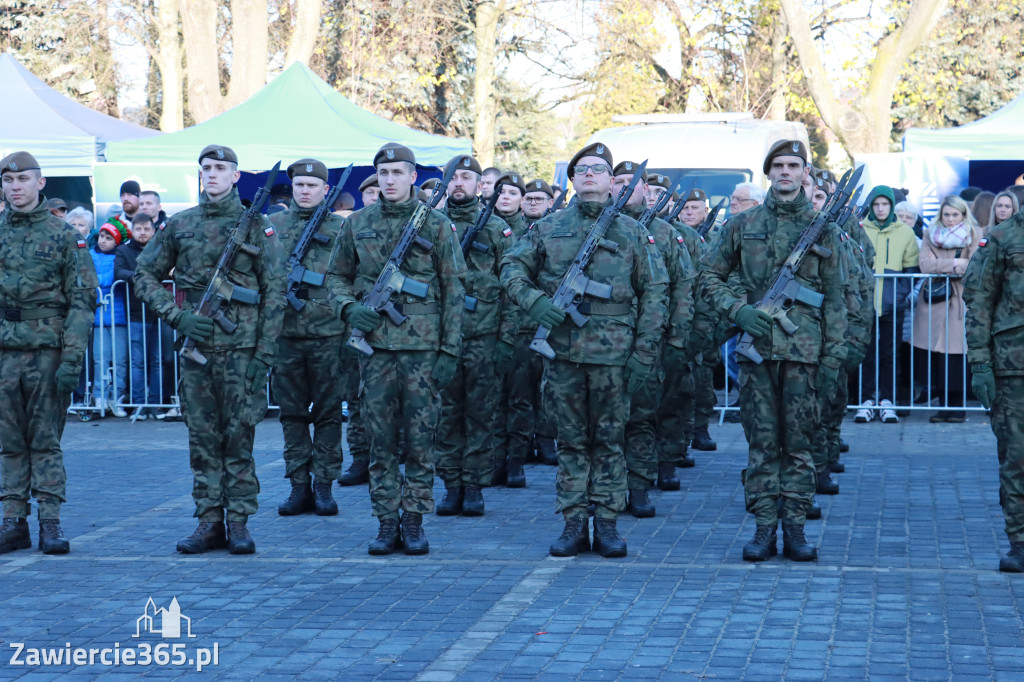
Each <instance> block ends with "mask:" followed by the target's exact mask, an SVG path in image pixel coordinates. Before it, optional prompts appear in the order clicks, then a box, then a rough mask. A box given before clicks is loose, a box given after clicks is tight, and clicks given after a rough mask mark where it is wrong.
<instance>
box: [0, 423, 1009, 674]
mask: <svg viewBox="0 0 1024 682" xmlns="http://www.w3.org/2000/svg"><path fill="white" fill-rule="evenodd" d="M844 431H845V437H846V438H847V440H849V441H850V442H851V443H852V450H851V452H850V453H848V454H847V455H844V456H843V461H844V462H845V464H846V469H847V473H844V474H840V475H838V476H837V479H838V481H839V483H840V486H841V493H840V494H839V495H838V496H835V497H822V498H820V501H821V504H822V507H823V509H824V518H823V519H822V520H821V521H812V522H808V536H809V537H810V539H811V540H812V541H813V542H815V543H816V544H817V545H818V546H819V555H820V559H819V561H818V562H817V563H816V564H810V565H807V564H794V563H792V562H790V561H788V560H785V559H783V558H782V557H781V556H780V557H777V558H775V559H772V560H771V561H768V562H765V563H763V564H759V565H752V564H747V563H744V562H743V561H742V559H741V550H742V546H743V544H744V543H745V542H746V541H747V540H748V539H749V538H750V537H751V536H752V534H753V531H754V524H753V521H752V518H751V517H749V516H748V515H747V514H746V513H745V512H744V510H743V494H742V488H741V485H740V476H739V474H740V470H741V469H742V468H743V466H744V463H745V458H746V455H745V453H746V449H745V442H744V440H743V435H742V431H741V429H740V427H739V426H738V425H736V424H728V423H727V424H723V425H720V426H713V427H712V435H713V436H714V437H716V438H717V440H718V445H719V449H718V451H717V452H714V453H696V455H697V467H696V468H694V469H688V470H681V471H680V475H681V476H680V477H681V479H682V481H683V491H682V492H672V493H665V492H660V491H655V492H654V493H653V494H652V497H653V499H654V501H655V502H656V504H657V508H658V514H657V517H656V518H653V519H642V520H637V519H633V518H632V517H629V516H626V517H623V518H622V519H621V520H620V523H619V527H620V530H621V531H622V532H623V533H624V535H626V536H627V538H628V541H629V556H628V557H627V558H625V559H620V560H614V559H601V558H600V557H598V556H596V555H594V554H588V555H584V556H581V557H578V558H575V559H554V558H550V557H549V556H548V554H547V547H548V544H549V543H550V542H551V541H552V540H553V539H554V538H555V537H557V536H558V534H559V532H560V531H561V525H562V524H561V519H560V517H559V516H558V515H556V514H554V513H553V510H554V469H553V468H551V467H545V466H542V465H532V466H528V467H527V478H528V487H527V488H526V489H525V490H506V489H488V490H486V491H485V493H484V494H485V498H486V503H487V514H486V515H485V516H484V517H482V518H476V519H472V518H461V517H454V518H451V517H449V518H440V517H435V516H431V517H428V518H427V519H426V524H425V527H426V530H427V533H428V536H429V538H430V544H431V553H430V555H429V556H427V557H407V556H404V555H396V556H393V557H385V558H374V557H370V556H369V555H367V554H366V543H367V542H368V541H369V540H370V539H371V538H372V537H373V536H374V535H375V533H376V523H375V521H374V519H373V518H372V517H371V515H370V505H369V500H368V496H367V492H366V489H365V488H362V487H360V488H337V487H335V496H336V498H337V499H338V500H339V504H340V506H341V509H342V513H341V514H340V515H339V516H337V517H334V518H320V517H316V516H302V517H290V518H285V517H281V516H278V515H277V513H276V507H277V505H278V504H279V503H280V502H281V501H282V500H283V499H284V498H285V497H286V496H287V492H288V485H287V482H286V481H285V480H284V478H283V473H284V465H283V462H282V460H281V431H280V427H279V425H278V424H277V422H276V420H273V419H270V420H267V421H265V422H263V423H262V424H261V425H260V427H259V429H258V431H257V448H256V461H257V465H258V468H259V475H260V479H261V482H262V486H263V490H262V492H261V494H260V503H261V506H262V509H261V510H260V513H259V514H258V515H256V516H254V517H253V518H252V519H251V520H250V528H251V529H252V532H253V535H254V537H255V539H256V543H257V554H256V555H255V556H250V557H244V556H243V557H235V556H230V555H229V554H227V552H215V553H212V554H207V555H202V556H194V557H187V556H182V555H179V554H177V553H176V552H175V549H174V546H175V543H176V541H177V540H178V539H179V538H180V537H182V536H184V535H187V534H188V533H189V532H191V530H192V529H193V527H194V520H193V519H192V518H191V514H192V502H191V496H190V489H191V478H190V475H189V471H188V465H187V461H188V460H187V445H186V434H185V427H184V425H183V424H180V423H178V424H165V423H158V422H154V421H148V422H142V423H138V424H130V423H128V422H127V421H126V420H113V419H106V420H103V421H100V422H94V423H90V424H84V423H80V422H78V421H77V420H72V421H71V422H69V424H68V428H67V432H66V434H65V452H66V456H65V461H66V466H67V469H68V478H69V484H68V496H69V500H70V501H69V503H68V504H67V505H66V506H65V507H64V527H65V530H66V532H67V535H68V536H69V538H70V539H71V546H72V552H71V554H69V555H67V556H63V557H59V556H58V557H46V556H43V555H42V554H40V553H39V552H38V550H36V549H31V550H22V551H18V552H14V553H11V554H7V555H3V556H0V640H2V642H0V648H2V649H3V650H4V651H6V652H7V653H6V655H4V656H2V657H0V679H10V678H18V679H47V678H51V677H56V676H60V675H65V674H68V673H72V674H77V675H81V676H88V677H90V678H95V677H99V678H100V679H113V678H117V677H125V678H127V677H129V676H132V677H134V676H137V675H139V674H145V675H147V676H152V677H172V676H190V677H191V676H195V675H196V671H195V666H194V665H187V663H188V660H189V659H192V660H195V659H196V658H197V657H199V656H203V655H204V653H203V652H200V651H199V650H200V649H207V650H209V651H210V652H211V655H212V652H213V649H214V647H215V646H216V651H217V660H216V664H214V663H213V662H212V661H211V662H208V663H207V665H206V668H205V670H203V672H202V674H203V675H204V676H207V675H208V676H210V677H221V678H239V679H241V678H246V679H252V678H256V677H257V676H258V677H259V678H260V679H261V680H266V679H277V678H280V679H286V678H294V677H301V678H302V679H303V680H316V679H345V680H361V679H381V680H409V679H419V680H451V679H458V680H463V679H464V680H482V679H494V678H500V679H551V680H559V681H563V680H572V679H578V680H611V679H644V680H647V679H658V678H662V679H667V680H687V679H721V680H739V679H751V680H762V679H763V680H777V679H792V680H801V679H807V680H821V679H836V680H849V679H866V678H870V679H873V680H874V679H889V678H891V679H913V680H930V679H942V680H946V679H950V678H955V679H957V680H972V679H977V680H989V679H997V680H1019V679H1021V678H1022V676H1024V648H1022V646H1021V643H1022V639H1021V637H1022V618H1021V614H1022V610H1024V609H1022V606H1024V603H1022V600H1024V576H1011V575H1004V574H1000V573H999V572H998V570H997V568H998V560H999V556H1000V554H1001V553H1003V552H1005V551H1006V549H1007V543H1006V539H1005V536H1004V535H1003V526H1002V523H1003V522H1002V515H1001V513H1000V510H999V499H998V487H997V471H996V456H995V440H994V438H993V436H992V433H991V431H990V430H989V427H988V421H987V419H986V418H985V417H984V416H983V415H980V414H977V413H972V415H971V418H970V420H969V421H968V423H966V424H959V425H958V424H929V423H927V420H926V415H916V414H915V416H914V417H911V418H908V419H905V420H904V421H903V422H902V423H901V424H898V425H886V424H880V423H872V424H864V425H860V424H853V423H852V421H850V422H848V423H847V424H846V426H845V430H844ZM440 489H441V485H440V482H438V492H440ZM30 526H31V528H32V535H33V540H35V538H36V536H37V528H36V523H35V521H34V520H33V521H31V524H30ZM780 541H781V538H780ZM149 598H152V599H153V601H154V605H155V607H156V608H158V609H164V608H166V609H168V610H172V607H171V601H172V599H176V600H177V602H178V604H179V606H180V610H181V613H182V614H184V615H185V616H187V617H189V618H190V619H191V621H190V622H184V621H182V622H183V623H185V624H183V625H182V629H183V637H182V638H181V639H172V638H168V637H164V638H161V636H160V635H159V634H153V633H147V632H146V630H145V627H142V629H141V632H140V635H141V636H140V637H138V638H136V637H133V635H135V633H136V627H137V620H138V619H139V618H140V617H141V616H143V615H144V608H145V607H146V603H147V600H148V599H149ZM150 615H152V608H151V609H150ZM162 615H166V614H160V615H157V617H156V619H155V621H154V623H155V625H154V628H159V626H160V623H161V622H164V619H162V617H161V616H162ZM171 620H175V619H173V618H172V619H171ZM141 624H142V625H143V626H145V625H146V621H145V620H143V621H142V623H141ZM188 626H190V627H191V632H192V634H193V635H194V637H193V638H188V637H187V627H188ZM166 634H168V633H165V635H166ZM17 643H21V644H22V645H23V646H24V649H23V650H22V651H21V653H20V654H19V655H18V657H17V660H19V661H22V662H26V663H30V662H31V661H32V659H31V652H30V651H29V650H30V649H55V650H58V651H50V652H48V653H49V655H56V653H59V651H67V652H69V653H68V655H69V656H70V655H71V653H72V652H74V650H75V649H79V648H81V649H84V650H88V649H102V648H116V649H118V652H117V653H118V655H119V656H120V654H122V653H124V650H126V649H134V650H135V653H136V654H138V655H141V652H142V650H143V649H145V646H144V645H147V646H148V647H150V648H151V649H152V652H153V653H154V654H155V653H156V652H157V651H158V649H157V648H156V647H157V645H159V644H161V643H165V644H168V645H172V646H173V645H174V644H184V647H183V649H184V651H183V653H182V654H181V656H180V658H178V660H184V661H185V663H186V665H182V666H174V665H156V664H155V663H154V664H151V665H149V666H132V667H130V666H127V665H124V664H123V662H122V665H120V666H113V665H111V666H105V665H102V664H101V655H100V653H98V652H97V653H96V654H93V656H94V664H93V665H89V664H88V662H87V661H86V664H84V665H67V664H65V665H60V666H53V665H50V666H47V665H42V664H40V665H12V662H11V657H12V656H13V655H15V653H16V652H17V650H18V644H17ZM115 644H116V645H117V646H116V647H115ZM168 651H170V652H174V651H175V650H174V649H171V648H169V649H168ZM87 654H88V651H85V652H84V653H83V654H82V656H86V655H87ZM113 657H114V654H113V653H110V654H108V655H107V659H108V660H113ZM140 660H141V659H140Z"/></svg>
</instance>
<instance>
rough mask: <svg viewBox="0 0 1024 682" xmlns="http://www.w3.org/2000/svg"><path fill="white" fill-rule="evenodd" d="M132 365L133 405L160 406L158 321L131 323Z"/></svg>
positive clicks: (130, 345)
mask: <svg viewBox="0 0 1024 682" xmlns="http://www.w3.org/2000/svg"><path fill="white" fill-rule="evenodd" d="M128 334H129V336H130V342H129V347H130V348H131V355H132V357H131V363H132V403H134V404H135V405H142V404H148V405H159V404H160V402H161V395H160V369H161V367H160V332H159V330H158V329H157V324H156V321H153V322H129V323H128Z"/></svg>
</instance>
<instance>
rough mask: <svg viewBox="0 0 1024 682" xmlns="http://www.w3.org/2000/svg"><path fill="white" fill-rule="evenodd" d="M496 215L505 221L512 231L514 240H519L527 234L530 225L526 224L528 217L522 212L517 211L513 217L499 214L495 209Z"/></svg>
mask: <svg viewBox="0 0 1024 682" xmlns="http://www.w3.org/2000/svg"><path fill="white" fill-rule="evenodd" d="M494 215H496V216H498V217H499V218H501V219H502V220H503V221H505V224H507V225H508V226H509V227H510V228H511V229H512V238H513V239H519V238H520V237H522V236H523V235H524V234H526V230H527V229H529V225H528V223H527V222H526V216H524V215H523V212H522V211H516V212H515V213H513V214H512V215H502V214H500V213H498V210H497V209H495V210H494Z"/></svg>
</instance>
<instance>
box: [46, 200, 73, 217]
mask: <svg viewBox="0 0 1024 682" xmlns="http://www.w3.org/2000/svg"><path fill="white" fill-rule="evenodd" d="M46 208H48V209H50V213H51V214H52V215H54V216H56V217H58V218H60V219H61V220H64V219H66V218H67V215H68V205H67V204H66V203H64V200H63V199H61V198H60V197H54V198H52V199H47V200H46Z"/></svg>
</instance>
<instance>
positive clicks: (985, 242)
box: [978, 239, 988, 246]
mask: <svg viewBox="0 0 1024 682" xmlns="http://www.w3.org/2000/svg"><path fill="white" fill-rule="evenodd" d="M978 246H988V239H982V240H980V241H979V242H978Z"/></svg>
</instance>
